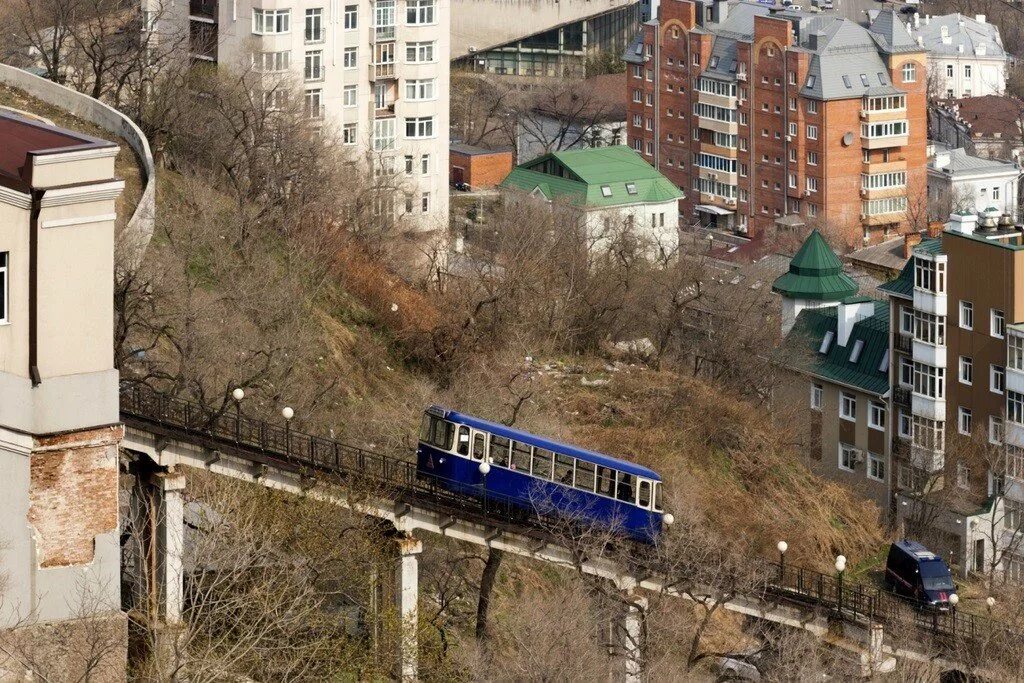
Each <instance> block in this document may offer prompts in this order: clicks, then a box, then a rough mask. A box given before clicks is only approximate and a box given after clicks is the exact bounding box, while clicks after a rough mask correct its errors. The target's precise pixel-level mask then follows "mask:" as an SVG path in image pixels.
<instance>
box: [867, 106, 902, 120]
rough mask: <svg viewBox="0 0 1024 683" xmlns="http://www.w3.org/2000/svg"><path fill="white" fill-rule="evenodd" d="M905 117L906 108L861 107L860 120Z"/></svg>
mask: <svg viewBox="0 0 1024 683" xmlns="http://www.w3.org/2000/svg"><path fill="white" fill-rule="evenodd" d="M905 118H907V110H906V108H903V109H861V110H860V119H861V121H900V120H902V119H905Z"/></svg>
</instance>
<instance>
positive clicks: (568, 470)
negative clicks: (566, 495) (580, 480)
mask: <svg viewBox="0 0 1024 683" xmlns="http://www.w3.org/2000/svg"><path fill="white" fill-rule="evenodd" d="M572 465H573V457H572V456H571V455H562V454H561V453H555V481H557V482H558V483H559V484H565V485H566V486H572V471H573V466H572Z"/></svg>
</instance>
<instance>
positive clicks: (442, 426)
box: [430, 418, 455, 451]
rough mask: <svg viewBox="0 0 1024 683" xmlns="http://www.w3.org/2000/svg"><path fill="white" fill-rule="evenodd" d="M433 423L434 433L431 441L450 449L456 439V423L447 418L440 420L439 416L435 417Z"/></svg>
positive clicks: (442, 447) (447, 449) (440, 446)
mask: <svg viewBox="0 0 1024 683" xmlns="http://www.w3.org/2000/svg"><path fill="white" fill-rule="evenodd" d="M433 423H434V424H433V430H432V431H433V435H432V436H431V438H430V443H432V444H434V445H435V446H437V447H438V448H441V449H444V450H446V451H450V450H451V449H452V442H453V441H455V425H453V424H452V423H451V422H448V421H447V420H438V419H437V418H434V419H433Z"/></svg>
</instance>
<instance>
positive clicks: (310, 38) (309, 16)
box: [306, 7, 324, 43]
mask: <svg viewBox="0 0 1024 683" xmlns="http://www.w3.org/2000/svg"><path fill="white" fill-rule="evenodd" d="M323 39H324V10H323V8H321V7H316V8H313V9H307V10H306V42H307V43H319V42H322V41H323Z"/></svg>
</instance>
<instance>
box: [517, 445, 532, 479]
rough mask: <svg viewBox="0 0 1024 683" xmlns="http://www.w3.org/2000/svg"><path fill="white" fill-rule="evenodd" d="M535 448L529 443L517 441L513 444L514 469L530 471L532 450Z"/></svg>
mask: <svg viewBox="0 0 1024 683" xmlns="http://www.w3.org/2000/svg"><path fill="white" fill-rule="evenodd" d="M532 448H533V446H531V445H530V444H528V443H523V442H522V441H515V442H513V444H512V469H514V470H518V471H520V472H524V473H525V472H529V471H530V450H531V449H532Z"/></svg>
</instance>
